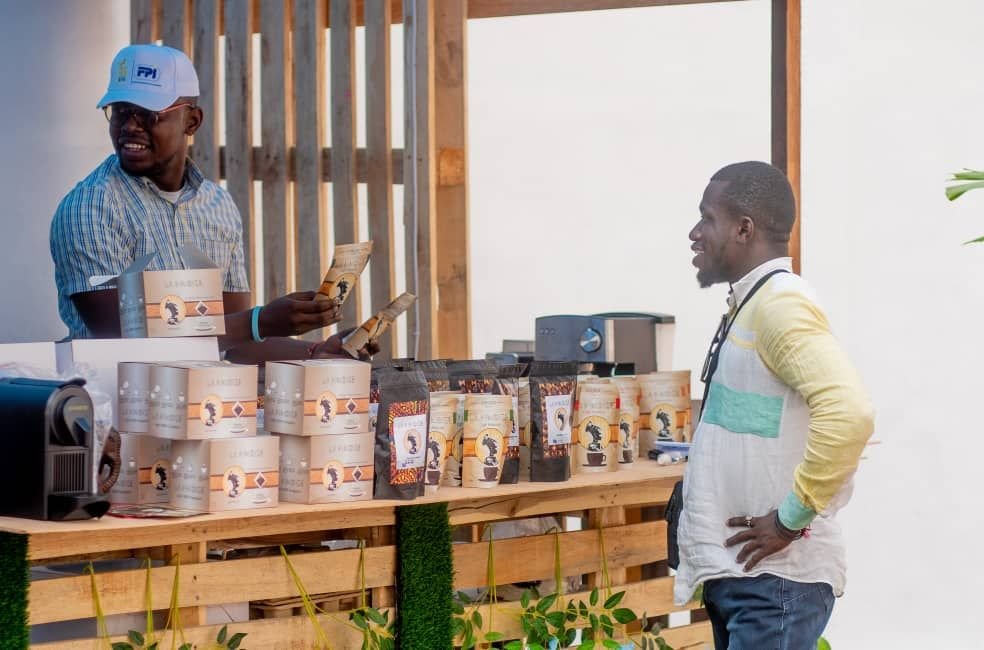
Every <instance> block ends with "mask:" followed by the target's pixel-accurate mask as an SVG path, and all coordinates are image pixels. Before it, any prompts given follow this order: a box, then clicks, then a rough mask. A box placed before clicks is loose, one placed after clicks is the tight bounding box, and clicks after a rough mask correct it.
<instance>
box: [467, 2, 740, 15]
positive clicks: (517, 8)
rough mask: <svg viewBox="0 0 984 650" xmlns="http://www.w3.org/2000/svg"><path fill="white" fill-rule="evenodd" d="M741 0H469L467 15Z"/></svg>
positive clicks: (553, 11)
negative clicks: (533, 0)
mask: <svg viewBox="0 0 984 650" xmlns="http://www.w3.org/2000/svg"><path fill="white" fill-rule="evenodd" d="M740 1H743V0H536V2H531V1H530V0H469V10H468V17H469V18H502V17H505V16H528V15H533V14H557V13H567V12H570V11H596V10H607V9H636V8H639V7H664V6H672V5H694V4H709V3H712V2H740Z"/></svg>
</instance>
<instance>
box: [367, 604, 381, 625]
mask: <svg viewBox="0 0 984 650" xmlns="http://www.w3.org/2000/svg"><path fill="white" fill-rule="evenodd" d="M366 616H368V617H369V620H370V621H372V622H373V623H375V624H376V625H386V619H385V618H384V617H383V615H382V614H380V613H379V610H378V609H373V608H372V607H367V608H366Z"/></svg>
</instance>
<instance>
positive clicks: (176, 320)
mask: <svg viewBox="0 0 984 650" xmlns="http://www.w3.org/2000/svg"><path fill="white" fill-rule="evenodd" d="M155 255H156V253H149V254H147V255H143V256H141V257H138V258H137V259H135V260H134V261H133V262H132V263H131V264H130V266H128V267H127V268H126V269H124V270H123V272H122V273H120V275H119V276H117V277H115V278H105V277H101V278H94V279H93V280H103V282H102V283H101V285H107V284H110V283H113V282H115V284H116V289H117V292H118V294H119V307H120V331H121V332H122V334H123V337H124V338H146V337H151V338H154V337H174V336H216V335H219V334H225V307H224V304H223V302H222V288H223V286H224V283H223V278H222V270H221V269H219V268H218V267H217V266H216V265H215V263H214V262H213V261H212V260H210V259H209V258H208V256H207V255H205V254H204V253H203V252H202V251H200V250H199V249H197V248H195V247H194V246H191V245H185V246H184V247H182V249H181V259H182V261H183V262H184V266H185V268H184V269H178V270H163V271H148V270H146V269H147V266H148V265H149V264H150V263H151V261H153V259H154V257H155Z"/></svg>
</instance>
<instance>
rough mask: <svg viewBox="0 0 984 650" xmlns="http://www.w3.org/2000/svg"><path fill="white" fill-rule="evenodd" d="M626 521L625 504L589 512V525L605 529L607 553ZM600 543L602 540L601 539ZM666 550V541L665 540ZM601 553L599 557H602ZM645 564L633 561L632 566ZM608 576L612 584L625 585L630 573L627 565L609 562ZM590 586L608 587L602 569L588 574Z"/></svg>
mask: <svg viewBox="0 0 984 650" xmlns="http://www.w3.org/2000/svg"><path fill="white" fill-rule="evenodd" d="M625 523H626V515H625V506H616V507H614V508H599V509H597V510H591V511H590V512H588V527H589V528H591V529H594V530H598V529H604V543H605V553H606V554H610V553H611V548H612V546H611V545H612V543H613V538H617V537H619V536H621V534H622V533H621V532H620V528H618V527H619V526H624V525H625ZM665 533H666V528H665V526H664V528H663V537H664V539H665V536H666V535H665ZM599 543H600V540H599ZM664 550H665V542H664ZM601 555H602V554H599V556H598V557H601ZM665 557H666V553H662V554H661V555H660V557H657V558H655V559H656V560H662V559H664V558H665ZM650 561H651V560H650ZM641 564H644V563H643V562H637V563H633V564H632V566H639V565H641ZM608 578H609V580H611V583H610V584H612V585H624V584H625V583H626V582H627V581H628V574H627V572H626V566H616V565H615V564H613V563H611V562H609V566H608ZM588 586H589V587H606V586H607V585H606V584H605V580H604V575H602V572H601V571H598V572H596V573H592V574H591V575H589V576H588Z"/></svg>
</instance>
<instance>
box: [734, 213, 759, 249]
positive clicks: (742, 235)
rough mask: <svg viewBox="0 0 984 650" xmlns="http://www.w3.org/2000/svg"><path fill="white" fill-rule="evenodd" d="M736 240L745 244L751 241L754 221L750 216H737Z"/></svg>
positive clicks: (753, 234) (753, 232)
mask: <svg viewBox="0 0 984 650" xmlns="http://www.w3.org/2000/svg"><path fill="white" fill-rule="evenodd" d="M737 235H738V241H740V242H741V243H743V244H747V243H748V242H750V241H752V238H753V237H754V236H755V222H754V221H752V218H751V217H739V218H738V231H737Z"/></svg>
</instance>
